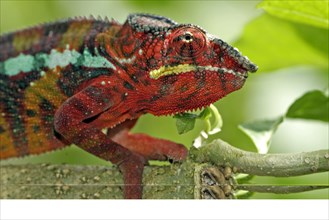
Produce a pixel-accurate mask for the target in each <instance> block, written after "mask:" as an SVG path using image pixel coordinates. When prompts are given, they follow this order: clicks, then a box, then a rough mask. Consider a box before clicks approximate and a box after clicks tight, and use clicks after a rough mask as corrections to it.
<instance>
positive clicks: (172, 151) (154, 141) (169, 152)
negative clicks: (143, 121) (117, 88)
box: [107, 119, 187, 161]
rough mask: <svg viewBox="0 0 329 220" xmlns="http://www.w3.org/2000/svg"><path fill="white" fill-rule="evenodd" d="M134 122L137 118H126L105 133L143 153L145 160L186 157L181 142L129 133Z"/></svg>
mask: <svg viewBox="0 0 329 220" xmlns="http://www.w3.org/2000/svg"><path fill="white" fill-rule="evenodd" d="M136 122H137V119H135V120H127V121H125V122H123V123H121V124H120V125H118V126H116V127H114V128H112V129H108V131H107V135H108V136H109V137H110V138H111V139H112V140H113V141H115V142H116V143H119V144H121V145H122V146H125V147H126V148H128V149H130V150H131V151H133V152H136V153H138V154H140V155H143V157H144V158H146V159H147V160H161V161H164V160H168V159H169V160H173V161H182V160H184V159H185V158H186V156H187V149H186V148H185V147H184V145H182V144H178V143H175V142H172V141H168V140H164V139H160V138H154V137H151V136H149V135H146V134H139V133H137V134H134V133H130V132H129V131H130V129H131V128H132V127H133V126H134V125H135V124H136Z"/></svg>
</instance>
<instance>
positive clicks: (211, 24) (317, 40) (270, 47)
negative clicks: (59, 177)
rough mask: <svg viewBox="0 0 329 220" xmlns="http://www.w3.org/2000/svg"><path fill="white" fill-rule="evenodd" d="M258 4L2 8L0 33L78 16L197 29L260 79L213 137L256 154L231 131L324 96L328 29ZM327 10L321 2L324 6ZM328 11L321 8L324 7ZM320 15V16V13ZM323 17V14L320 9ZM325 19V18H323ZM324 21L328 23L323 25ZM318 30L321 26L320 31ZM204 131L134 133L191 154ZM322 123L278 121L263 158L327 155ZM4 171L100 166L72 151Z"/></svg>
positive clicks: (142, 123)
mask: <svg viewBox="0 0 329 220" xmlns="http://www.w3.org/2000/svg"><path fill="white" fill-rule="evenodd" d="M259 2H260V1H206V0H204V1H166V0H162V1H100V0H98V1H79V0H73V1H69V0H65V1H60V0H58V1H55V0H54V1H42V0H39V1H28V0H26V1H15V0H10V1H9V0H1V3H0V7H1V13H0V14H1V23H0V31H1V33H6V32H11V31H15V30H17V29H21V28H25V27H29V26H32V25H36V24H42V23H44V22H49V21H55V20H56V19H61V18H67V17H72V16H77V15H79V16H80V15H82V16H89V15H94V16H98V15H100V16H102V17H105V16H108V17H109V18H111V17H113V18H115V19H116V20H118V21H120V22H124V21H125V19H126V17H127V15H128V14H129V13H132V12H145V13H153V14H159V15H163V16H167V17H170V18H172V19H173V20H175V21H177V22H179V23H193V24H197V25H199V26H201V27H203V28H204V29H206V30H207V31H208V32H209V33H211V34H214V35H216V36H218V37H219V38H221V39H223V40H224V41H226V42H228V43H230V44H232V45H233V46H236V47H238V48H239V50H240V51H242V52H243V54H244V55H247V56H248V57H249V58H250V59H251V60H252V61H253V62H255V63H256V64H258V65H259V71H258V72H257V73H256V74H252V75H250V77H249V78H248V80H247V82H246V84H245V86H244V88H242V89H241V90H240V91H237V92H235V93H233V94H230V95H229V96H228V97H226V98H224V99H223V100H220V101H219V102H217V103H216V104H215V105H216V106H217V107H218V108H219V111H220V113H221V115H222V117H223V120H224V126H223V130H222V132H220V133H219V134H218V135H217V136H216V137H213V138H221V139H223V140H225V141H227V142H229V143H231V144H232V145H233V146H237V147H239V148H242V149H245V150H250V151H255V150H256V149H255V147H254V145H253V143H252V141H251V140H250V139H249V138H248V137H247V136H246V135H245V134H243V133H242V132H241V131H240V130H238V128H237V126H238V125H239V124H240V123H242V122H245V121H250V120H256V119H272V118H275V117H277V116H280V115H283V114H284V113H285V112H286V111H287V109H288V107H289V106H290V104H291V103H293V102H294V100H296V98H298V97H300V96H302V95H303V94H304V93H305V92H307V91H309V90H312V89H326V88H328V42H327V41H328V28H325V27H319V26H317V25H309V24H303V23H300V22H295V21H289V20H285V19H284V18H278V17H276V16H273V15H268V14H267V13H266V12H265V11H264V10H263V9H262V8H256V5H257V4H258V3H259ZM327 3H328V2H327ZM327 7H328V6H327ZM319 11H323V8H322V9H320V8H319ZM324 11H326V13H327V14H328V8H326V9H324ZM327 14H325V16H328V15H327ZM327 20H328V18H327ZM320 26H321V25H320ZM202 126H203V124H201V123H198V124H197V127H196V129H194V130H193V131H191V132H189V133H187V134H184V135H178V134H177V131H176V127H175V120H174V119H173V118H172V117H154V116H151V115H145V116H143V117H142V118H141V119H140V120H139V122H138V124H137V126H136V127H135V128H134V130H133V131H134V132H144V133H148V134H151V135H152V136H155V137H161V138H165V139H170V140H173V141H176V142H180V143H183V144H185V145H186V146H191V144H192V141H193V140H194V138H195V137H197V136H198V134H199V132H200V131H201V129H202ZM328 133H329V127H328V123H324V122H319V121H305V120H291V119H290V120H288V119H287V120H285V122H284V123H283V124H282V125H281V126H280V127H279V129H278V130H277V132H276V134H275V136H274V137H273V140H272V145H271V149H270V153H274V152H275V153H278V152H281V153H287V152H302V151H313V150H319V149H327V148H328V143H329V140H328V138H329V137H328ZM5 163H7V164H8V163H15V164H26V163H71V164H103V165H106V164H107V163H105V162H104V161H100V160H98V159H97V158H95V157H93V156H91V155H88V154H87V153H85V152H83V151H82V150H80V149H78V148H77V147H74V146H73V147H69V148H66V149H64V150H60V151H56V152H52V153H47V154H44V155H40V156H33V157H27V158H23V159H11V160H9V161H6V162H5ZM252 182H253V183H258V184H301V185H302V184H328V183H329V174H328V173H321V174H313V175H308V176H301V177H291V178H270V177H256V178H254V179H253V180H252ZM252 198H267V199H275V198H326V199H328V198H329V190H317V191H311V192H305V193H298V194H290V195H274V194H266V193H262V194H261V193H256V194H254V195H253V196H252Z"/></svg>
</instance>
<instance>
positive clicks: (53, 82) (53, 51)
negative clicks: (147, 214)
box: [0, 14, 257, 198]
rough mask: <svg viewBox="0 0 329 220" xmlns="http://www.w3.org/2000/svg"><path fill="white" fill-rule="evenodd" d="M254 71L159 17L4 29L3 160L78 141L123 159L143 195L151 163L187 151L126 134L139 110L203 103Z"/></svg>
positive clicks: (127, 191)
mask: <svg viewBox="0 0 329 220" xmlns="http://www.w3.org/2000/svg"><path fill="white" fill-rule="evenodd" d="M256 70H257V66H256V65H254V64H253V63H251V62H250V61H249V60H248V58H247V57H244V56H242V55H241V53H239V52H238V50H237V49H235V48H233V47H231V46H230V45H228V44H227V43H225V42H224V41H222V40H220V39H218V38H216V37H214V36H213V35H211V34H209V33H207V32H206V31H205V30H203V29H202V28H200V27H198V26H196V25H192V24H177V23H176V22H174V21H172V20H170V19H168V18H165V17H161V16H155V15H148V14H131V15H129V17H128V19H127V20H126V22H125V23H124V24H119V23H118V22H116V21H114V20H112V21H109V20H108V19H99V18H98V19H95V18H93V17H91V18H82V17H81V18H74V19H69V20H63V21H58V22H54V23H47V24H43V25H40V26H35V27H32V28H28V29H25V30H21V31H17V32H14V33H8V34H4V35H2V36H1V38H0V111H1V114H0V158H1V159H6V158H11V157H21V156H25V155H32V154H39V153H43V152H47V151H51V150H55V149H59V148H62V147H65V146H68V145H69V144H72V143H74V144H76V145H77V146H78V147H80V148H82V149H83V150H85V151H87V152H89V153H91V154H93V155H96V156H97V157H99V158H102V159H104V160H107V161H110V162H112V163H113V164H116V165H118V167H119V168H120V170H121V172H122V173H123V177H124V181H125V186H124V197H125V198H141V197H142V186H141V182H142V173H143V168H144V165H145V164H147V161H148V160H150V159H152V160H166V159H168V158H170V159H172V160H175V161H180V160H183V159H184V158H185V157H186V155H187V149H186V148H185V147H184V146H183V145H181V144H177V143H173V142H170V141H167V140H162V139H156V138H152V137H150V136H148V135H145V134H131V133H129V130H130V129H131V128H132V127H133V126H134V124H135V123H136V121H137V119H138V117H139V116H141V115H142V114H145V113H151V114H153V115H168V114H176V113H181V112H184V111H187V110H192V109H197V108H201V107H204V106H207V105H209V104H211V103H213V102H215V101H217V100H219V99H220V98H222V97H224V96H225V95H227V94H229V93H231V92H233V91H235V90H238V89H240V88H241V87H242V86H243V84H244V82H245V80H246V78H247V75H248V72H255V71H256ZM103 128H108V130H107V132H104V131H103V132H102V129H103Z"/></svg>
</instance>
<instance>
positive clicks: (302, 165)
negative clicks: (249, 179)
mask: <svg viewBox="0 0 329 220" xmlns="http://www.w3.org/2000/svg"><path fill="white" fill-rule="evenodd" d="M190 154H191V155H190V156H191V158H193V160H195V161H196V162H198V163H213V164H215V165H217V166H230V167H235V169H236V171H237V172H239V173H248V174H252V175H258V176H276V177H287V176H299V175H305V174H312V173H319V172H326V171H329V150H319V151H312V152H304V153H290V154H258V153H253V152H247V151H243V150H240V149H238V148H235V147H233V146H231V145H229V144H228V143H226V142H224V141H222V140H220V139H217V140H215V141H213V142H212V143H210V144H207V145H204V146H203V147H201V148H198V149H196V148H192V149H191V150H190Z"/></svg>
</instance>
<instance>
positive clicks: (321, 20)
mask: <svg viewBox="0 0 329 220" xmlns="http://www.w3.org/2000/svg"><path fill="white" fill-rule="evenodd" d="M257 7H260V8H263V9H264V10H265V11H266V12H268V13H269V14H271V15H274V16H277V17H279V18H283V19H287V20H291V21H295V22H300V23H304V24H309V25H313V26H316V27H321V28H326V29H328V28H329V15H328V1H273V0H264V1H263V2H261V3H260V4H258V6H257Z"/></svg>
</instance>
